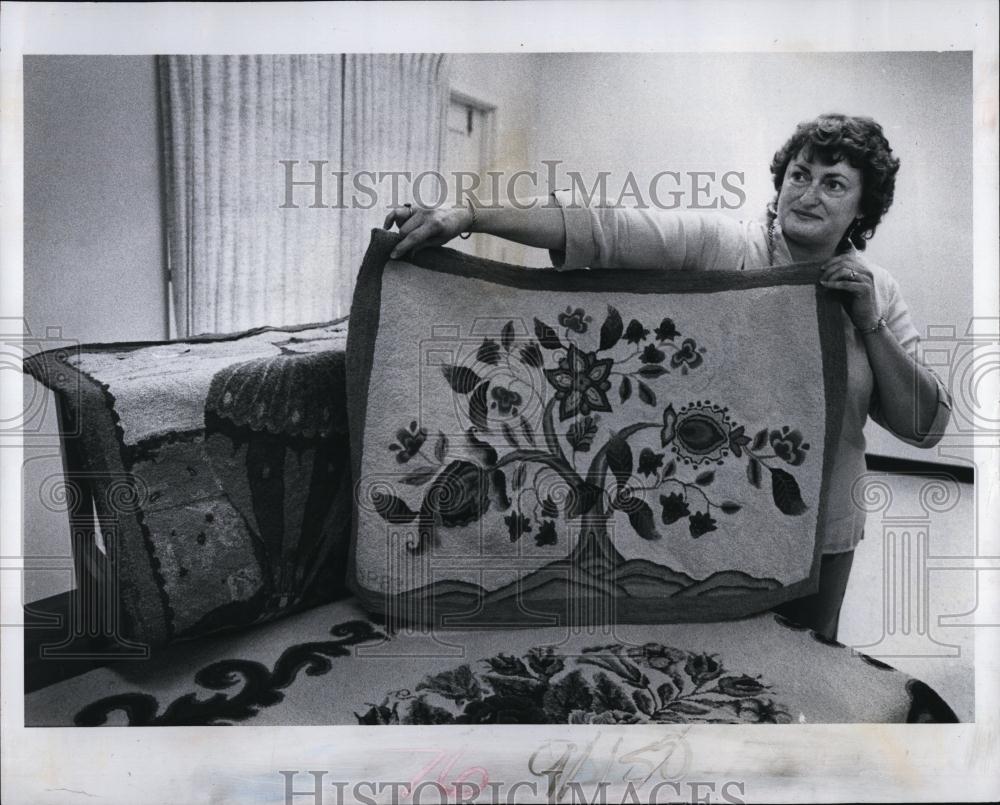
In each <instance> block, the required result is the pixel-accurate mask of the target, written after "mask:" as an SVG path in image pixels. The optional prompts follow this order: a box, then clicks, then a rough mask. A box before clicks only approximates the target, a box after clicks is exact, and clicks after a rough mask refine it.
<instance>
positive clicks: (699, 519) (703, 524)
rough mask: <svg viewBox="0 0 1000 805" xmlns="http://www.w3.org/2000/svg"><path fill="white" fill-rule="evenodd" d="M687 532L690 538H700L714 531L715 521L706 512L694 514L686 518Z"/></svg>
mask: <svg viewBox="0 0 1000 805" xmlns="http://www.w3.org/2000/svg"><path fill="white" fill-rule="evenodd" d="M688 522H689V523H690V526H689V530H690V532H691V536H692V537H696V538H697V537H700V536H702V535H703V534H707V533H708V532H709V531H715V520H713V519H712V517H711V516H710V515H709V513H708V512H695V513H694V514H692V515H691V516H690V517H689V518H688Z"/></svg>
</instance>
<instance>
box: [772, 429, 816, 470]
mask: <svg viewBox="0 0 1000 805" xmlns="http://www.w3.org/2000/svg"><path fill="white" fill-rule="evenodd" d="M768 438H769V441H770V442H771V449H772V450H774V454H775V455H776V456H778V458H780V459H782V460H784V461H787V462H788V463H789V464H791V465H792V466H793V467H797V466H798V465H799V464H801V463H802V462H803V461H805V460H806V451H807V450H808V449H809V442H805V443H803V441H802V434H801V433H800V432H799V431H797V430H790V429H789V427H788V425H785V426H784V427H783V428H782V429H781V430H780V431H778V430H772V431H771V433H770V436H769V437H768Z"/></svg>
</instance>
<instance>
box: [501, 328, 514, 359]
mask: <svg viewBox="0 0 1000 805" xmlns="http://www.w3.org/2000/svg"><path fill="white" fill-rule="evenodd" d="M500 343H501V344H503V348H504V349H505V350H507V351H508V352H510V347H511V344H513V343H514V322H513V321H509V322H507V323H506V324H505V325H504V326H503V329H502V330H501V331H500Z"/></svg>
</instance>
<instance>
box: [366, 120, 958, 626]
mask: <svg viewBox="0 0 1000 805" xmlns="http://www.w3.org/2000/svg"><path fill="white" fill-rule="evenodd" d="M898 170H899V160H898V159H896V158H895V157H894V156H893V155H892V149H891V148H890V147H889V142H888V141H887V140H886V138H885V136H884V134H883V133H882V127H881V126H879V124H878V123H876V122H875V121H873V120H871V119H870V118H865V117H848V116H845V115H838V114H828V115H821V116H820V117H818V118H816V119H815V120H812V121H809V122H807V123H802V124H800V125H799V126H798V128H797V129H796V131H795V133H794V134H793V135H792V136H791V137H790V138H789V140H788V141H787V142H786V143H785V144H784V146H782V148H781V149H780V150H779V151H778V152H777V153H776V154H775V155H774V159H773V160H772V162H771V173H772V176H773V179H774V187H775V190H776V191H777V196H776V198H775V201H774V202H773V203H772V204H771V205H770V206H769V207H768V211H767V215H766V217H765V220H764V221H752V222H743V223H741V222H737V221H735V220H733V219H731V218H729V217H727V216H724V215H720V214H717V213H693V212H668V211H663V210H638V209H612V208H597V207H595V208H585V207H578V206H575V205H573V204H572V203H571V199H570V196H569V194H568V193H567V192H565V191H556V192H555V193H554V194H553V196H554V197H555V201H556V204H555V205H548V206H541V207H535V208H531V209H516V208H498V207H493V208H483V209H474V208H473V207H472V206H471V204H470V206H469V207H468V208H464V209H463V208H458V209H433V210H429V209H413V208H411V207H400V208H397V209H395V210H393V211H392V212H391V213H390V214H389V215H388V217H387V218H386V222H385V225H386V228H390V227H391V226H392V224H394V223H395V224H397V225H398V226H399V231H400V232H401V233H402V234H403V235H405V237H404V238H403V240H401V241H400V243H399V244H398V245H397V247H396V249H395V251H394V252H393V256H394V257H397V256H402V255H404V254H407V253H410V252H411V251H412V250H415V249H418V248H421V247H424V246H431V245H439V244H442V243H445V242H447V241H448V240H450V239H451V238H453V237H455V236H456V235H458V234H460V233H463V232H468V231H475V232H485V233H489V234H492V235H497V236H499V237H503V238H507V239H509V240H513V241H516V242H518V243H524V244H527V245H529V246H537V247H542V248H547V249H549V250H550V253H551V256H552V261H553V264H554V266H555V267H556V268H562V269H572V268H585V267H592V268H600V267H626V268H702V269H711V268H718V269H730V270H731V269H735V268H741V269H742V268H767V267H770V266H779V265H788V264H791V263H800V262H816V261H822V262H823V270H822V272H821V276H820V280H819V282H820V284H821V285H822V286H823V287H825V288H827V289H828V290H830V291H831V292H837V293H839V294H840V298H841V300H842V302H843V306H844V314H845V315H844V327H845V330H846V336H847V352H848V401H847V406H846V411H845V415H844V423H843V430H842V433H843V436H842V440H841V443H840V445H839V447H838V450H837V454H836V456H835V458H834V465H833V474H832V477H831V490H832V493H831V502H830V505H829V507H828V511H827V513H826V516H825V518H824V521H823V523H821V526H820V538H821V540H822V544H823V554H824V555H823V561H822V565H821V573H820V583H819V589H818V591H817V592H816V593H815V594H814V595H810V596H806V597H804V598H799V599H796V600H794V601H790V602H788V603H787V604H784V605H782V606H781V607H779V608H778V611H779V612H781V613H782V614H784V615H786V616H787V617H789V618H790V619H792V620H794V621H797V622H799V623H802V624H803V625H806V626H809V627H810V628H812V629H815V630H816V631H817V632H819V633H820V634H823V635H825V636H826V637H828V638H830V639H835V638H836V634H837V626H838V621H839V615H840V608H841V603H842V602H843V598H844V592H845V590H846V588H847V579H848V575H849V574H850V569H851V563H852V560H853V557H854V548H855V547H856V546H857V544H858V542H859V541H860V540H861V539H862V537H863V529H864V512H862V511H861V510H860V509H859V508H858V507H857V506H856V505H855V504H854V502H853V499H852V487H853V485H854V483H855V481H856V480H857V479H858V478H859V477H860V476H861V475H862V474H863V473H864V472H865V439H864V434H863V428H864V424H865V421H866V419H867V417H868V416H871V417H872V418H873V419H875V421H877V422H878V423H879V424H880V425H882V426H883V427H885V428H887V429H888V430H890V431H891V432H892V433H894V434H895V435H896V436H897V437H898V438H899V439H901V440H902V441H904V442H907V443H909V444H912V445H916V446H918V447H932V446H933V445H935V444H936V443H937V442H938V441H939V440H940V438H941V435H942V433H943V432H944V429H945V427H946V425H947V423H948V418H949V416H950V407H951V405H950V400H949V398H948V394H947V392H946V391H945V390H944V388H943V387H942V386H941V385H940V383H939V382H938V381H937V378H936V377H935V376H934V375H933V373H932V372H930V370H928V369H927V368H926V367H924V366H922V365H921V364H920V363H919V362H917V361H916V360H915V359H914V357H913V355H914V354H915V351H916V344H917V341H918V335H917V331H916V329H915V328H914V326H913V323H912V321H911V319H910V314H909V310H908V309H907V307H906V304H905V302H904V301H903V298H902V296H901V295H900V291H899V286H898V284H897V283H896V281H895V280H894V279H893V278H892V276H891V275H890V274H889V273H888V272H887V271H885V269H883V268H881V267H879V266H877V265H875V264H873V263H871V262H870V261H868V260H866V259H865V258H864V256H863V255H862V252H863V251H864V249H865V245H866V243H867V241H868V240H869V239H870V238H871V237H872V236H873V235H874V234H875V230H876V228H877V226H878V224H879V222H880V221H881V220H882V216H883V215H885V213H886V212H887V211H888V209H889V207H890V205H891V204H892V199H893V191H894V188H895V178H896V172H897V171H898Z"/></svg>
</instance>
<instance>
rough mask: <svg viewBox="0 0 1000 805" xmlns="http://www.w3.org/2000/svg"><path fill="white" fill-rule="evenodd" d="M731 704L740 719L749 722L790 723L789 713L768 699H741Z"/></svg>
mask: <svg viewBox="0 0 1000 805" xmlns="http://www.w3.org/2000/svg"><path fill="white" fill-rule="evenodd" d="M732 704H733V709H734V710H735V711H736V715H737V716H739V718H740V720H741V721H746V722H749V723H751V724H790V723H791V722H792V716H791V713H789V712H788V711H787V710H784V709H783V708H781V707H779V706H778V705H776V704H775V703H774V702H773V701H771V700H770V699H742V700H740V701H736V702H733V703H732Z"/></svg>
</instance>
